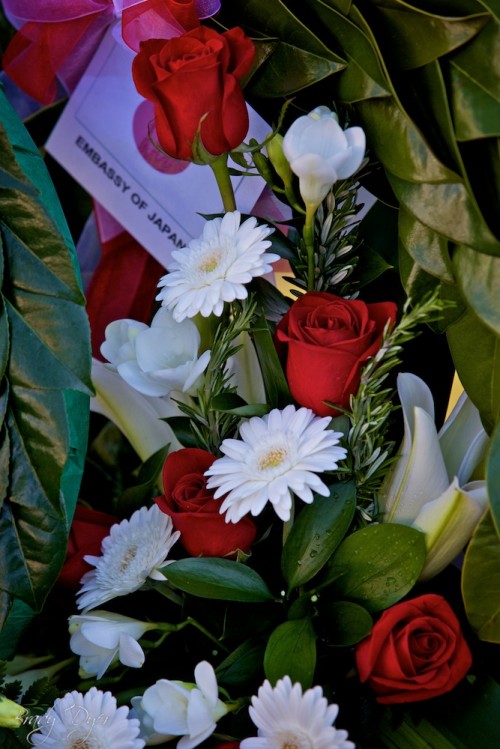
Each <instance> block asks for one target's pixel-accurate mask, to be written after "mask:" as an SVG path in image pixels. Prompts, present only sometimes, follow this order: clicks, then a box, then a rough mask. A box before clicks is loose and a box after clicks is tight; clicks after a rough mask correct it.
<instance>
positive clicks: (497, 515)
mask: <svg viewBox="0 0 500 749" xmlns="http://www.w3.org/2000/svg"><path fill="white" fill-rule="evenodd" d="M486 482H487V485H488V497H489V501H490V507H491V514H492V517H493V521H494V523H495V526H496V530H497V533H498V535H499V537H500V422H498V424H497V425H496V428H495V431H494V432H493V434H492V435H491V442H490V448H489V452H488V458H487V463H486Z"/></svg>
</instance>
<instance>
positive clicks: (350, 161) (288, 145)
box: [283, 107, 366, 209]
mask: <svg viewBox="0 0 500 749" xmlns="http://www.w3.org/2000/svg"><path fill="white" fill-rule="evenodd" d="M365 147H366V138H365V134H364V132H363V130H362V128H360V127H350V128H347V130H342V128H341V127H340V125H339V123H338V120H337V116H336V115H335V113H334V112H331V111H330V110H329V109H328V107H316V109H313V111H312V112H309V114H308V115H305V116H303V117H299V118H298V119H297V120H295V122H294V123H293V124H292V125H291V126H290V128H289V129H288V131H287V133H286V134H285V137H284V139H283V152H284V154H285V156H286V158H287V160H288V162H289V164H290V167H291V169H292V171H293V172H294V174H296V175H297V177H298V178H299V189H300V194H301V195H302V199H303V201H304V203H305V204H306V207H307V208H309V209H311V208H313V209H316V208H317V207H318V206H319V204H320V203H321V201H322V200H323V199H324V198H325V197H326V195H327V194H328V191H329V190H330V188H331V187H332V185H333V184H334V183H335V182H337V180H339V179H347V177H350V176H351V175H352V174H354V173H355V172H356V171H357V170H358V169H359V167H360V166H361V162H362V161H363V158H364V155H365Z"/></svg>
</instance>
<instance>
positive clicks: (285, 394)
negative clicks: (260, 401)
mask: <svg viewBox="0 0 500 749" xmlns="http://www.w3.org/2000/svg"><path fill="white" fill-rule="evenodd" d="M250 332H251V334H252V338H253V341H254V344H255V350H256V352H257V356H258V358H259V364H260V368H261V371H262V377H263V379H264V386H265V388H266V394H267V402H268V403H269V405H270V406H271V408H283V407H284V406H286V405H287V404H288V403H290V402H291V400H292V396H291V395H290V391H289V389H288V383H287V381H286V378H285V375H284V373H283V368H282V366H281V363H280V360H279V358H278V354H277V352H276V348H275V345H274V342H273V339H272V336H271V331H270V330H269V327H268V325H267V323H266V321H265V319H264V316H263V315H261V316H260V318H259V319H258V320H257V321H256V323H255V325H254V327H253V328H252V330H251V331H250Z"/></svg>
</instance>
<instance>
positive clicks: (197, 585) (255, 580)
mask: <svg viewBox="0 0 500 749" xmlns="http://www.w3.org/2000/svg"><path fill="white" fill-rule="evenodd" d="M161 571H162V573H163V574H164V575H165V577H166V578H167V579H168V580H169V581H170V582H171V583H173V584H174V585H175V586H176V587H177V588H179V589H180V590H182V591H184V592H185V593H191V595H193V596H199V597H200V598H214V599H218V600H222V601H252V602H255V603H261V602H263V601H272V600H274V596H273V594H272V593H271V591H270V590H269V588H268V587H267V585H266V583H265V582H264V580H263V579H262V578H261V577H260V575H258V574H257V572H255V571H254V570H253V569H251V567H245V565H244V564H239V563H238V562H232V561H230V560H229V559H218V558H215V557H213V558H212V557H210V558H209V557H207V558H203V557H192V558H189V559H180V560H179V561H178V562H172V564H169V565H167V566H166V567H163V569H162V570H161Z"/></svg>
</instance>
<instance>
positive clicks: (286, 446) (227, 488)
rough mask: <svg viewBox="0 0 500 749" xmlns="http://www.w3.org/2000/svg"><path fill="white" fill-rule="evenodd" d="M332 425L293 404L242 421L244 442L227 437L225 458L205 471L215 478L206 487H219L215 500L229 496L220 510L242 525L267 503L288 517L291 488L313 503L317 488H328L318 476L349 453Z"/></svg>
mask: <svg viewBox="0 0 500 749" xmlns="http://www.w3.org/2000/svg"><path fill="white" fill-rule="evenodd" d="M329 424H330V419H329V418H328V417H324V418H321V417H319V416H315V414H314V413H313V412H312V411H311V410H310V409H309V408H299V409H296V408H295V406H292V405H290V406H286V408H285V409H283V410H282V411H280V410H279V409H277V408H275V409H274V410H272V411H271V412H270V413H269V414H267V415H266V416H264V417H262V418H260V417H258V416H254V417H253V418H251V419H249V420H248V421H245V422H244V423H243V424H242V425H241V427H240V439H239V440H235V439H226V440H224V441H223V443H222V445H221V448H220V449H221V452H223V453H224V457H223V458H219V459H218V460H216V461H214V463H213V464H212V465H211V467H210V468H209V469H208V471H206V473H205V475H206V476H209V477H210V478H209V480H208V482H207V488H209V489H214V488H216V489H217V491H216V492H215V494H214V497H215V498H216V499H217V498H219V497H222V496H223V495H227V496H226V497H225V499H224V501H223V503H222V505H221V508H220V512H221V513H224V512H225V513H226V522H233V523H237V522H238V521H239V520H241V518H242V517H243V516H244V515H246V514H247V513H249V512H251V513H252V515H259V514H260V513H261V512H262V510H263V509H264V507H265V505H266V503H267V502H271V504H272V505H273V507H274V510H275V512H276V514H277V515H278V517H279V518H281V520H284V521H286V520H288V519H289V518H290V510H291V507H292V492H293V493H294V494H296V495H297V496H298V497H300V499H302V501H303V502H307V503H308V504H310V503H311V502H312V501H313V499H314V495H313V492H316V493H318V494H321V495H322V496H324V497H327V496H328V494H329V489H328V487H327V486H326V484H324V483H323V481H321V479H320V478H319V476H318V475H317V474H318V473H323V472H324V471H332V470H334V469H335V468H337V464H338V461H339V460H342V459H343V458H345V456H346V450H345V448H343V447H339V444H338V443H339V439H340V437H341V436H342V435H341V434H340V433H339V432H334V431H332V430H331V429H328V427H329Z"/></svg>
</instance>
